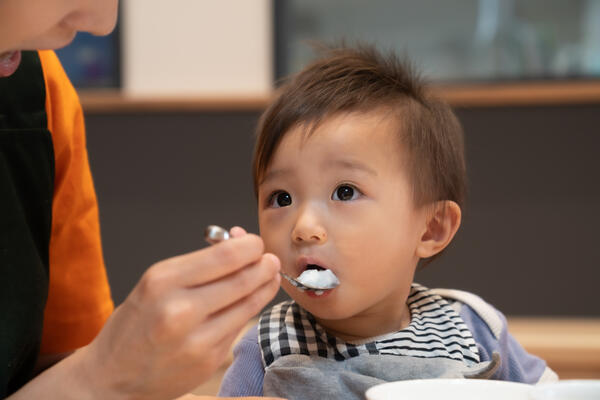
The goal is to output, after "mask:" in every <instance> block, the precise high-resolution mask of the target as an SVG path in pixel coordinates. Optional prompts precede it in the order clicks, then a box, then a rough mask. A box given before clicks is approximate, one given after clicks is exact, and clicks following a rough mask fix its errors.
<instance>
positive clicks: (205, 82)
mask: <svg viewBox="0 0 600 400" xmlns="http://www.w3.org/2000/svg"><path fill="white" fill-rule="evenodd" d="M121 7H122V10H121V14H120V21H119V25H118V29H117V30H116V31H115V32H114V33H113V34H112V35H110V36H108V37H103V38H96V37H93V36H90V35H85V34H80V35H79V36H78V37H77V38H76V40H75V41H74V42H73V44H72V45H70V46H69V47H67V48H65V49H62V50H60V51H59V52H58V54H59V57H60V58H61V60H62V61H63V63H64V65H65V69H66V70H67V72H68V74H69V75H70V77H71V78H72V80H73V82H74V83H75V85H76V86H77V87H78V88H79V93H80V96H81V99H82V104H83V106H84V112H85V114H86V124H87V131H88V150H89V156H90V162H91V167H92V172H93V175H94V178H95V184H96V189H97V193H98V198H99V203H100V218H101V227H102V237H103V246H104V255H105V260H106V265H107V269H108V274H109V279H110V281H111V286H112V290H113V296H114V299H115V302H116V303H117V304H118V303H120V302H121V301H123V299H124V298H125V296H126V295H127V293H128V292H129V291H130V290H131V288H132V287H133V285H134V284H135V283H136V282H137V280H138V279H139V277H140V276H141V274H142V273H143V271H144V270H145V269H146V268H147V267H148V266H149V265H151V264H152V263H154V262H156V261H159V260H161V259H163V258H166V257H170V256H174V255H177V254H179V253H182V252H188V251H192V250H195V249H197V248H199V247H203V246H204V245H205V244H204V242H203V237H202V236H203V229H204V227H205V226H206V225H207V224H220V225H223V226H228V227H229V226H232V225H236V224H237V225H242V226H244V227H246V228H247V229H248V230H249V231H252V232H257V230H258V228H257V223H256V210H255V208H256V203H255V199H254V194H253V190H252V185H251V175H250V161H251V153H252V146H253V130H254V128H255V125H256V122H257V119H258V117H259V115H260V113H261V112H262V110H263V109H264V107H265V105H266V104H267V102H268V99H269V96H270V94H271V93H272V90H273V88H274V87H275V86H276V82H277V81H278V80H279V79H280V78H282V77H285V76H286V75H288V74H291V73H294V72H296V71H298V70H300V69H301V68H302V67H303V66H304V65H305V64H306V63H308V62H309V61H310V60H311V59H312V58H313V57H314V56H315V53H314V52H313V49H312V47H311V43H313V42H325V43H331V42H336V41H339V40H342V39H345V40H346V42H347V43H352V42H353V41H356V40H360V41H365V42H371V43H374V44H376V45H377V46H378V47H379V48H380V49H382V50H388V49H394V50H396V51H397V52H399V53H400V54H405V55H407V56H409V57H410V58H412V59H413V60H414V61H415V63H416V65H417V66H418V67H419V69H420V70H421V71H422V72H423V74H424V75H425V76H426V77H427V78H428V79H430V80H431V82H432V84H433V86H434V88H435V90H436V91H438V92H439V94H440V96H442V97H444V98H446V99H447V100H448V101H449V102H450V103H451V104H452V106H453V107H454V109H455V110H456V113H457V115H458V116H459V118H460V120H461V122H462V124H463V126H464V129H465V134H466V146H467V162H468V168H469V185H470V191H469V201H468V205H467V208H466V210H465V218H464V223H463V226H462V228H461V230H460V232H459V234H458V236H457V238H456V240H455V243H453V245H452V246H451V247H450V249H449V251H448V252H447V254H445V255H444V256H443V257H442V258H440V259H439V260H437V261H436V262H434V263H433V264H431V265H430V266H428V267H427V268H426V269H425V270H423V271H420V272H419V273H418V274H417V280H418V281H419V282H420V283H423V284H425V285H428V286H432V287H452V288H458V289H464V290H469V291H472V292H475V293H477V294H480V295H481V296H482V297H484V298H485V299H486V300H488V301H489V302H491V303H492V304H494V305H495V306H496V307H498V308H499V309H500V310H502V311H503V312H504V313H506V314H507V315H509V316H515V317H518V316H554V317H559V316H560V317H600V307H599V306H600V301H599V300H598V297H597V293H598V292H597V291H598V286H599V285H598V284H599V282H600V256H599V249H600V246H599V241H600V233H599V229H600V212H598V205H599V204H600V188H599V186H600V185H599V182H600V158H599V156H598V151H599V149H600V128H599V126H600V0H569V1H566V0H455V1H452V2H447V1H439V0H438V1H436V0H422V1H405V0H370V1H368V2H367V1H359V0H202V1H198V0H172V1H170V2H162V1H158V0H127V1H124V2H122V5H121ZM284 296H285V295H284V294H283V293H282V294H280V296H279V297H278V299H277V300H281V299H282V298H284Z"/></svg>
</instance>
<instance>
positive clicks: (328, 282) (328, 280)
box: [296, 269, 340, 295]
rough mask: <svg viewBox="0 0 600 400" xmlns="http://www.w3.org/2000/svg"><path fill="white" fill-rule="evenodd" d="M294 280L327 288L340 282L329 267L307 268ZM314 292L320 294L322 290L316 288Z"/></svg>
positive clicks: (314, 286) (319, 287)
mask: <svg viewBox="0 0 600 400" xmlns="http://www.w3.org/2000/svg"><path fill="white" fill-rule="evenodd" d="M296 280H297V281H298V282H300V283H302V284H303V285H306V286H310V287H313V288H316V289H328V288H332V287H335V286H337V285H339V284H340V281H339V279H338V278H337V276H335V274H334V273H333V271H331V270H330V269H325V270H323V269H307V270H306V271H304V272H303V273H302V274H300V276H299V277H297V278H296ZM315 294H317V295H321V294H323V291H322V290H317V291H315Z"/></svg>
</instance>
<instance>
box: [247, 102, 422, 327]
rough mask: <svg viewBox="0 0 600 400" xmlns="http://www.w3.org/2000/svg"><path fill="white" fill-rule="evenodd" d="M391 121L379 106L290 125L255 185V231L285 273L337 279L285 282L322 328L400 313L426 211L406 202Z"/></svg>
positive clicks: (406, 191)
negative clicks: (308, 130) (314, 268)
mask: <svg viewBox="0 0 600 400" xmlns="http://www.w3.org/2000/svg"><path fill="white" fill-rule="evenodd" d="M397 129H399V128H398V124H397V122H396V121H395V120H394V119H393V118H390V117H389V115H385V114H384V113H383V112H371V113H367V114H364V113H363V114H358V113H350V114H341V115H337V116H333V117H330V118H328V119H326V120H325V121H323V122H322V123H321V124H320V125H319V127H318V128H317V129H316V130H315V132H314V133H313V134H312V136H309V137H307V136H305V135H304V131H303V129H302V128H300V127H296V128H292V129H291V130H290V131H289V132H287V134H286V135H285V137H284V138H283V139H282V141H281V143H280V144H279V146H278V148H277V150H276V152H275V154H274V156H273V159H272V160H271V164H270V166H269V168H268V169H267V171H266V172H265V174H264V179H263V180H262V182H260V184H259V195H258V198H259V209H258V215H259V225H260V232H261V236H262V237H263V239H264V241H265V245H266V249H267V251H269V252H272V253H274V254H276V255H277V256H278V257H279V258H280V259H281V262H282V269H283V271H284V272H285V273H287V274H289V275H291V276H294V277H296V276H298V275H300V274H301V273H302V272H303V271H304V270H305V269H306V268H307V265H310V264H315V265H318V266H320V267H322V268H329V269H331V270H332V271H333V272H334V273H335V274H336V275H337V277H338V278H339V280H340V285H339V286H338V287H337V288H335V289H333V290H330V291H327V292H325V294H323V295H322V296H316V295H314V293H311V292H300V291H298V290H297V289H296V288H294V287H293V286H291V285H290V284H289V283H288V282H286V281H285V280H282V286H283V288H284V290H285V291H286V292H287V293H288V294H289V295H290V296H291V297H292V298H294V299H295V300H296V301H297V302H298V303H299V304H300V305H302V306H303V307H304V308H306V309H307V310H308V311H310V312H311V313H312V314H314V315H315V317H316V318H317V320H319V322H320V323H321V324H323V325H324V326H325V327H328V326H335V327H339V325H340V323H341V324H344V323H345V322H346V321H347V322H349V324H350V325H353V323H352V321H354V322H357V321H364V322H365V323H368V322H378V321H379V320H380V318H381V317H382V316H384V318H385V319H387V320H390V321H392V320H394V319H395V318H396V319H395V320H396V321H397V320H399V316H400V313H401V312H406V309H405V306H404V305H405V302H406V298H407V296H408V293H409V289H410V284H411V282H412V280H413V275H414V271H415V267H416V263H417V261H418V257H417V255H416V253H415V250H416V247H417V244H418V242H419V239H420V238H421V237H422V235H423V233H424V229H425V225H426V223H425V221H426V212H425V210H424V209H421V208H417V207H415V205H414V203H413V199H412V189H411V185H410V183H409V179H408V176H407V175H406V173H405V169H404V163H405V162H404V155H403V152H402V150H401V147H400V144H399V141H398V139H397ZM309 268H310V267H309ZM391 329H394V327H391V328H390V330H391ZM382 333H383V332H382Z"/></svg>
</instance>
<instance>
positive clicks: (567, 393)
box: [531, 379, 600, 400]
mask: <svg viewBox="0 0 600 400" xmlns="http://www.w3.org/2000/svg"><path fill="white" fill-rule="evenodd" d="M531 399H532V400H598V399H600V380H593V379H589V380H588V379H582V380H564V381H558V382H553V383H542V384H539V385H537V386H535V387H534V388H533V390H532V391H531Z"/></svg>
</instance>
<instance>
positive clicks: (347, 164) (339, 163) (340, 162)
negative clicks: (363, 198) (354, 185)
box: [326, 159, 377, 176]
mask: <svg viewBox="0 0 600 400" xmlns="http://www.w3.org/2000/svg"><path fill="white" fill-rule="evenodd" d="M326 165H327V167H341V168H345V169H356V170H360V171H364V172H366V173H368V174H370V175H373V176H377V171H375V170H374V169H373V168H371V167H369V166H368V165H365V164H363V163H361V162H359V161H354V160H344V159H333V160H329V161H328V162H327V163H326Z"/></svg>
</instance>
